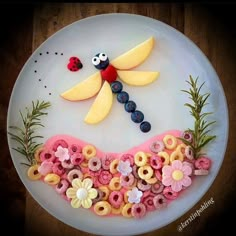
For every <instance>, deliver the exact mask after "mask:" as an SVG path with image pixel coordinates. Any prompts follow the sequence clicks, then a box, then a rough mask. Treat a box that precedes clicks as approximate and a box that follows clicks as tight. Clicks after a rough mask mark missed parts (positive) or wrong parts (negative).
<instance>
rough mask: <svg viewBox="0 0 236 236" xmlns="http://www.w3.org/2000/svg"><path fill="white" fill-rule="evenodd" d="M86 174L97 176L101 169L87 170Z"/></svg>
mask: <svg viewBox="0 0 236 236" xmlns="http://www.w3.org/2000/svg"><path fill="white" fill-rule="evenodd" d="M88 174H89V175H90V176H92V177H95V176H99V175H100V174H101V169H99V170H98V171H93V170H89V172H88Z"/></svg>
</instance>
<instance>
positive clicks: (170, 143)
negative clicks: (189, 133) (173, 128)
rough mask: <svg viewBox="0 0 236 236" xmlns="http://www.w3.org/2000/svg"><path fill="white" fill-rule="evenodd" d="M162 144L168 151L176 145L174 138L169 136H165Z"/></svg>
mask: <svg viewBox="0 0 236 236" xmlns="http://www.w3.org/2000/svg"><path fill="white" fill-rule="evenodd" d="M163 142H164V144H165V147H166V148H167V149H170V150H172V149H174V148H175V147H176V145H177V139H176V137H175V136H173V135H170V134H167V135H165V137H164V138H163Z"/></svg>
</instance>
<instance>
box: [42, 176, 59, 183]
mask: <svg viewBox="0 0 236 236" xmlns="http://www.w3.org/2000/svg"><path fill="white" fill-rule="evenodd" d="M60 179H61V178H60V176H59V175H57V174H47V175H46V176H45V177H44V181H45V182H46V183H47V184H50V185H56V184H58V183H59V182H60Z"/></svg>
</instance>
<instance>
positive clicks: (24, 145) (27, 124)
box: [8, 100, 51, 166]
mask: <svg viewBox="0 0 236 236" xmlns="http://www.w3.org/2000/svg"><path fill="white" fill-rule="evenodd" d="M50 105H51V104H50V102H44V101H42V102H39V101H38V100H37V101H36V102H34V101H32V109H31V110H30V109H29V108H28V107H26V108H25V109H26V114H25V115H23V114H22V112H21V111H19V112H20V116H21V119H22V122H23V128H21V127H18V126H9V128H10V129H13V130H15V132H16V133H11V132H8V134H9V135H10V136H11V139H13V140H15V141H16V142H17V143H18V144H19V146H18V147H17V148H12V149H14V150H15V151H17V152H19V153H20V154H22V155H24V156H25V157H26V159H27V161H28V163H29V164H28V163H22V164H24V165H27V166H30V165H33V164H34V163H35V158H34V152H35V150H36V149H37V148H38V147H39V146H40V145H41V143H37V142H36V139H38V138H43V136H40V135H36V134H35V130H36V128H38V127H39V126H41V127H44V126H43V125H42V124H41V122H40V118H41V117H42V116H44V115H47V113H46V112H43V110H44V109H46V108H48V107H49V106H50Z"/></svg>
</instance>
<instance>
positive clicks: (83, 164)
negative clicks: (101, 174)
mask: <svg viewBox="0 0 236 236" xmlns="http://www.w3.org/2000/svg"><path fill="white" fill-rule="evenodd" d="M80 166H81V167H84V168H87V167H88V160H87V159H84V160H83V161H82V162H81V164H80Z"/></svg>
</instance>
